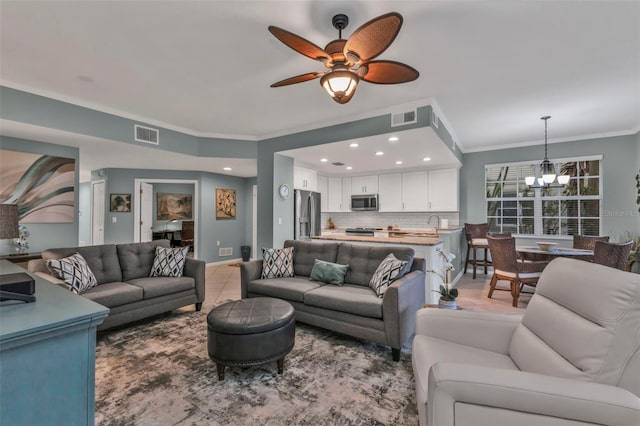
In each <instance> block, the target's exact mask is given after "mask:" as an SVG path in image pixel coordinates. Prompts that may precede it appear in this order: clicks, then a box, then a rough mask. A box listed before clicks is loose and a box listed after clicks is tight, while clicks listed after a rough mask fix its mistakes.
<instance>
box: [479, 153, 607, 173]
mask: <svg viewBox="0 0 640 426" xmlns="http://www.w3.org/2000/svg"><path fill="white" fill-rule="evenodd" d="M602 158H603V156H602V154H598V155H586V156H584V157H565V158H550V159H549V161H550V162H551V163H567V162H570V161H591V160H600V161H602ZM536 161H538V160H529V161H509V162H506V163H491V164H485V165H484V168H485V170H486V169H487V167H503V166H522V165H525V164H531V163H535V162H536ZM538 162H542V160H539V161H538ZM534 165H537V164H534Z"/></svg>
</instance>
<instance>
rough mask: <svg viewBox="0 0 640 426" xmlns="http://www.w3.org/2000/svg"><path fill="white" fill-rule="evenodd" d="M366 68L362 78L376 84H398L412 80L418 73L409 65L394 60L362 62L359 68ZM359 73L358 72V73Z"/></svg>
mask: <svg viewBox="0 0 640 426" xmlns="http://www.w3.org/2000/svg"><path fill="white" fill-rule="evenodd" d="M365 67H366V68H367V72H366V73H365V74H364V76H362V77H360V78H361V79H362V80H364V81H367V82H369V83H376V84H398V83H407V82H409V81H413V80H415V79H417V78H418V77H419V76H420V73H419V72H418V71H417V70H416V69H414V68H412V67H410V66H409V65H406V64H403V63H401V62H395V61H372V62H368V63H366V64H362V65H361V66H360V69H363V68H365ZM358 74H360V73H358Z"/></svg>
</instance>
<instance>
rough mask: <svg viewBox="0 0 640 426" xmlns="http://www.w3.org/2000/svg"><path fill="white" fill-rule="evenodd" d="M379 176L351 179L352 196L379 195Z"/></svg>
mask: <svg viewBox="0 0 640 426" xmlns="http://www.w3.org/2000/svg"><path fill="white" fill-rule="evenodd" d="M377 193H378V175H371V176H354V177H352V178H351V195H364V194H377Z"/></svg>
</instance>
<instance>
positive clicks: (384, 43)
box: [344, 12, 402, 62]
mask: <svg viewBox="0 0 640 426" xmlns="http://www.w3.org/2000/svg"><path fill="white" fill-rule="evenodd" d="M401 26H402V15H400V14H399V13H396V12H391V13H387V14H385V15H382V16H378V17H377V18H374V19H372V20H370V21H369V22H367V23H365V24H364V25H362V26H361V27H360V28H358V29H357V30H355V31H354V32H353V34H351V37H349V39H348V40H347V43H346V44H345V45H344V55H345V56H346V57H347V58H349V59H350V60H351V61H352V62H366V61H370V60H371V59H373V58H375V57H376V56H378V55H379V54H381V53H382V52H384V51H385V50H386V49H387V47H389V45H391V43H393V40H395V39H396V36H397V35H398V32H399V31H400V27H401ZM357 58H359V60H353V59H357Z"/></svg>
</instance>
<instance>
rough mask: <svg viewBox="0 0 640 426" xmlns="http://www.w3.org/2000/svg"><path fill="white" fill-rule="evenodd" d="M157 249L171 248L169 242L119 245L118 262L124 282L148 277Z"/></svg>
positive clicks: (158, 241) (117, 247)
mask: <svg viewBox="0 0 640 426" xmlns="http://www.w3.org/2000/svg"><path fill="white" fill-rule="evenodd" d="M156 247H165V248H168V247H170V244H169V241H168V240H156V241H149V242H147V243H132V244H118V245H117V246H116V249H117V253H118V260H119V261H120V267H121V268H122V280H123V281H129V280H132V279H134V278H143V277H148V276H149V274H150V273H151V266H152V265H153V260H154V259H155V257H156Z"/></svg>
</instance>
